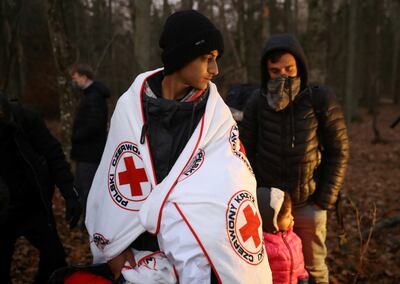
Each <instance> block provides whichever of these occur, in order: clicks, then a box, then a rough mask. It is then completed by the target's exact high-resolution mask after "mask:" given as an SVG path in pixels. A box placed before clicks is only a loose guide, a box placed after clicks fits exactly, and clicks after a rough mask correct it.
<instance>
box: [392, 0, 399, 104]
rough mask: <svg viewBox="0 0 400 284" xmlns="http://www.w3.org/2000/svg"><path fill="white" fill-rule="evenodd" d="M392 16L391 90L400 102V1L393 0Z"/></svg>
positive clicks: (396, 101)
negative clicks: (399, 86)
mask: <svg viewBox="0 0 400 284" xmlns="http://www.w3.org/2000/svg"><path fill="white" fill-rule="evenodd" d="M391 18H392V21H393V26H394V28H393V31H394V35H393V37H394V46H393V55H392V58H393V61H392V62H393V63H392V64H393V65H392V78H391V86H390V91H391V93H392V96H393V102H394V103H395V104H398V103H399V97H400V90H398V89H397V86H398V78H399V59H400V58H399V57H400V33H399V30H400V3H399V2H395V1H393V3H392V7H391Z"/></svg>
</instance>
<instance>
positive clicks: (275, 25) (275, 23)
mask: <svg viewBox="0 0 400 284" xmlns="http://www.w3.org/2000/svg"><path fill="white" fill-rule="evenodd" d="M268 8H269V29H270V32H271V34H273V33H277V32H279V20H278V17H277V13H276V12H277V11H276V0H268Z"/></svg>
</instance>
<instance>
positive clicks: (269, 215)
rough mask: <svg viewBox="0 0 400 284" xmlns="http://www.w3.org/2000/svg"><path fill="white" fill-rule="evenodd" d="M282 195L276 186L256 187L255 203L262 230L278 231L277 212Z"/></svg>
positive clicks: (281, 201)
mask: <svg viewBox="0 0 400 284" xmlns="http://www.w3.org/2000/svg"><path fill="white" fill-rule="evenodd" d="M284 197H285V193H284V192H283V191H282V190H280V189H278V188H275V187H272V188H267V187H259V188H257V203H258V209H259V211H260V214H261V219H262V222H263V231H264V232H268V233H273V232H276V231H279V228H278V214H279V211H280V210H281V207H282V203H283V200H284Z"/></svg>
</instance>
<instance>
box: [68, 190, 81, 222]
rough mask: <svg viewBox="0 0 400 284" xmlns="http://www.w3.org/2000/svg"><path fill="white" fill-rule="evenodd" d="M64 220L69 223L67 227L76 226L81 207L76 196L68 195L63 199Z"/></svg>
mask: <svg viewBox="0 0 400 284" xmlns="http://www.w3.org/2000/svg"><path fill="white" fill-rule="evenodd" d="M65 203H66V205H65V207H66V208H65V220H67V222H68V223H69V228H70V229H72V228H74V227H75V226H76V224H77V223H78V221H79V218H80V217H81V213H82V207H81V205H80V203H79V200H78V198H77V197H75V196H74V197H69V198H67V199H65Z"/></svg>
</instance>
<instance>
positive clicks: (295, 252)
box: [264, 229, 308, 284]
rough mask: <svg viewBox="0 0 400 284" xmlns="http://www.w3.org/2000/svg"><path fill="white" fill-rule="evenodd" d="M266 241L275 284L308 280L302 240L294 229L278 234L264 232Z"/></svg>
mask: <svg viewBox="0 0 400 284" xmlns="http://www.w3.org/2000/svg"><path fill="white" fill-rule="evenodd" d="M264 241H265V248H266V250H267V254H268V261H269V265H270V267H271V270H272V280H273V283H274V284H277V283H282V284H287V283H295V284H297V283H298V281H299V279H308V273H307V271H306V270H305V268H304V256H303V252H302V245H301V240H300V238H299V236H297V235H296V233H294V232H293V230H292V229H290V230H289V231H287V232H278V233H276V234H270V233H266V232H264Z"/></svg>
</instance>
